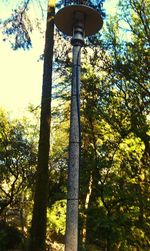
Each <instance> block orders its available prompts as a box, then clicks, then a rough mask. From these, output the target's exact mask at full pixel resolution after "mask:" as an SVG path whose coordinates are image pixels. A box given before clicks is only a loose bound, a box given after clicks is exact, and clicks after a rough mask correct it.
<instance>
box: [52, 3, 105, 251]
mask: <svg viewBox="0 0 150 251" xmlns="http://www.w3.org/2000/svg"><path fill="white" fill-rule="evenodd" d="M83 2H84V3H86V2H87V1H83V0H74V1H71V0H70V1H65V2H64V5H65V7H63V8H62V9H61V10H59V11H58V12H57V14H56V16H55V24H56V26H57V28H58V29H59V30H60V31H62V32H63V33H64V34H65V35H68V36H71V37H72V39H71V44H72V46H73V59H72V86H71V87H72V88H71V113H70V139H69V163H68V194H67V219H66V241H65V251H78V235H79V233H78V211H79V210H78V205H79V162H80V138H81V135H80V51H81V47H82V46H83V45H84V37H85V36H91V35H93V34H95V33H96V32H97V31H98V30H99V29H100V28H101V27H102V24H103V21H102V18H101V16H100V14H99V13H98V12H97V11H96V10H95V9H93V8H91V7H89V6H88V5H85V4H82V3H83Z"/></svg>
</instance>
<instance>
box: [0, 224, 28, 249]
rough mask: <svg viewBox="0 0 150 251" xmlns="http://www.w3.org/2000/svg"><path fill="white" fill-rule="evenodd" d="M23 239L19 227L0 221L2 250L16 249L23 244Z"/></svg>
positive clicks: (0, 246)
mask: <svg viewBox="0 0 150 251" xmlns="http://www.w3.org/2000/svg"><path fill="white" fill-rule="evenodd" d="M22 240H23V236H22V234H21V232H20V231H19V230H18V229H16V228H15V227H13V226H9V225H7V224H6V223H4V222H0V251H5V250H8V249H15V248H17V247H18V246H19V245H21V243H22Z"/></svg>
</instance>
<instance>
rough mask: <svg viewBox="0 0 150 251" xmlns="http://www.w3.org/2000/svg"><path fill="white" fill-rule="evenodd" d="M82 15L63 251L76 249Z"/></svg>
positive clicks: (76, 37)
mask: <svg viewBox="0 0 150 251" xmlns="http://www.w3.org/2000/svg"><path fill="white" fill-rule="evenodd" d="M83 21H84V17H83V14H81V13H75V25H74V34H73V37H72V40H71V43H72V45H73V60H72V61H73V69H72V70H73V72H72V90H71V114H70V142H69V164H68V195H67V220H66V243H65V251H78V235H79V233H78V205H79V162H80V138H81V137H80V50H81V47H82V45H83V43H84V22H83Z"/></svg>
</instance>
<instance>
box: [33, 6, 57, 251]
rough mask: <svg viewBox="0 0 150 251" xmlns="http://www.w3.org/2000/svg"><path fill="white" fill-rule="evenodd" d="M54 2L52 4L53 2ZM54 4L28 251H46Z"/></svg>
mask: <svg viewBox="0 0 150 251" xmlns="http://www.w3.org/2000/svg"><path fill="white" fill-rule="evenodd" d="M51 2H53V1H51ZM54 14H55V9H54V4H52V3H51V4H50V3H49V4H48V13H47V27H46V37H45V51H44V73H43V87H42V100H41V119H40V137H39V151H38V166H37V176H36V186H35V196H34V207H33V216H32V225H31V234H30V241H29V251H45V250H46V247H45V239H46V210H47V199H48V160H49V148H50V120H51V89H52V62H53V44H54V38H53V35H54Z"/></svg>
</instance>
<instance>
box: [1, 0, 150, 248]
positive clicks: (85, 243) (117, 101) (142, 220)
mask: <svg viewBox="0 0 150 251" xmlns="http://www.w3.org/2000/svg"><path fill="white" fill-rule="evenodd" d="M103 2H104V1H97V2H96V1H93V2H91V4H93V5H94V6H95V7H97V8H98V9H99V8H100V7H102V3H103ZM59 5H60V3H59ZM59 5H58V6H59ZM29 8H30V1H26V2H22V5H20V7H19V8H18V9H16V10H15V11H13V12H12V16H10V18H9V19H7V20H1V24H2V32H3V36H4V40H5V42H10V43H11V46H12V49H15V50H17V49H21V48H23V49H25V50H26V49H29V48H30V47H31V46H32V40H31V36H30V34H31V33H32V17H30V16H28V11H29ZM117 9H118V11H117V12H116V15H115V16H113V17H109V16H108V15H107V11H106V10H104V9H103V8H102V11H101V13H102V15H103V17H104V20H105V23H106V25H105V27H104V28H103V29H102V30H101V32H100V33H98V34H97V35H96V36H93V37H90V38H88V39H86V42H85V46H84V47H83V48H82V73H81V134H82V147H81V168H80V208H79V211H80V217H79V218H80V222H79V225H80V250H86V251H88V250H89V251H94V250H97V251H98V250H99V251H100V250H103V251H104V250H107V251H113V250H118V251H149V250H150V215H149V212H150V197H149V195H150V193H149V192H150V186H149V185H150V184H149V182H150V172H149V168H150V158H149V155H150V145H149V139H150V127H149V125H150V115H149V101H150V100H149V96H150V89H149V43H150V29H149V18H150V13H149V11H150V4H149V1H148V0H124V1H119V3H118V6H117ZM41 10H42V7H41ZM36 21H37V23H36V27H38V29H39V30H40V22H38V20H36ZM40 32H42V31H41V30H40ZM54 37H55V43H54V51H53V74H54V77H53V78H54V79H55V80H56V79H57V81H54V82H53V86H52V113H51V147H50V153H49V171H48V172H49V173H48V174H49V186H48V209H47V235H46V245H47V250H56V251H59V250H63V244H64V235H65V217H66V213H65V210H66V193H67V188H66V184H67V159H68V138H69V119H70V117H69V116H70V86H71V84H70V83H71V71H72V70H71V45H70V41H69V39H68V38H65V37H62V35H61V34H60V33H59V32H58V31H57V30H55V34H54ZM39 56H40V55H39ZM42 59H43V55H41V56H40V60H42ZM28 114H29V115H28V116H26V117H25V116H23V117H22V119H20V118H19V119H18V118H16V119H12V118H11V117H10V114H9V113H8V112H7V111H6V110H4V109H3V108H1V109H0V250H1V251H4V250H9V249H15V248H20V249H21V250H25V249H26V247H27V242H28V237H29V233H30V227H31V218H32V208H33V200H34V190H35V180H36V166H37V155H38V139H39V121H40V106H39V107H34V106H33V105H29V107H28Z"/></svg>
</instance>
